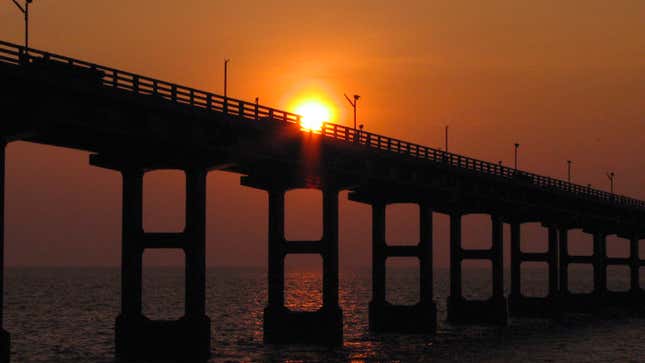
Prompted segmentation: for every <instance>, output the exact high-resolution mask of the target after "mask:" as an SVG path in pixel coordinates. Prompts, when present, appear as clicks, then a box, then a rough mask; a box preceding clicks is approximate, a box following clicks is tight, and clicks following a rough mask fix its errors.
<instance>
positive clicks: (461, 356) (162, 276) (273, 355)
mask: <svg viewBox="0 0 645 363" xmlns="http://www.w3.org/2000/svg"><path fill="white" fill-rule="evenodd" d="M392 270H393V271H389V272H388V275H387V291H388V294H387V297H388V301H391V302H393V303H402V304H412V303H414V302H415V301H416V299H417V296H418V270H416V269H412V268H407V267H401V268H398V269H392ZM623 272H624V271H617V272H616V273H615V274H614V275H615V276H614V275H611V276H609V280H610V287H611V286H616V287H617V288H625V287H628V286H629V283H628V280H627V278H628V276H629V274H628V273H623ZM183 273H184V272H183V268H179V267H155V268H146V270H145V271H144V291H143V299H144V313H145V314H146V316H148V317H150V318H159V319H173V318H177V317H179V316H181V315H182V311H183V294H184V287H183V286H184V275H183ZM489 275H490V271H489V270H487V271H483V270H481V269H479V268H472V269H466V270H465V271H464V290H465V292H466V294H467V295H468V297H470V298H479V297H484V296H486V294H489V293H490V276H489ZM524 275H525V276H526V277H525V278H524V281H523V282H525V284H524V286H526V288H525V289H524V292H525V293H526V294H528V295H543V294H544V293H545V292H546V283H545V281H546V279H545V278H544V277H545V276H544V271H542V270H528V271H525V274H524ZM589 275H590V271H588V270H584V271H583V270H581V271H573V272H572V273H571V281H572V289H573V290H574V291H585V290H589V289H590V288H591V283H592V281H591V279H590V276H589ZM506 276H508V273H506ZM448 277H449V276H448V271H447V270H445V269H437V270H436V271H435V300H436V302H437V308H438V320H439V326H438V331H437V333H436V334H435V335H433V336H430V335H397V334H372V333H370V332H369V330H368V326H367V325H368V319H367V314H368V308H367V307H368V302H369V300H370V297H371V282H370V269H369V268H358V267H356V268H343V269H342V270H341V274H340V304H341V307H342V309H343V314H344V344H343V346H342V347H340V348H336V349H327V348H320V347H313V346H287V347H284V346H268V345H264V344H263V342H262V310H263V308H264V307H265V305H266V300H267V287H266V286H267V281H266V280H267V279H266V270H265V269H264V268H232V267H231V268H229V267H221V268H209V269H208V271H207V313H208V315H209V316H210V318H211V320H212V359H211V360H210V361H209V362H645V318H642V317H641V318H638V317H634V316H632V314H628V313H624V312H621V311H616V312H614V313H612V314H609V315H605V316H603V317H597V316H596V317H592V316H588V315H570V316H567V317H566V318H565V319H563V320H562V321H557V322H556V321H552V320H549V319H516V318H513V319H511V320H510V322H509V325H508V326H506V327H491V326H452V325H450V324H448V323H447V322H446V297H447V295H448V289H449V279H448ZM286 285H287V292H286V298H287V304H288V306H289V307H290V308H293V309H300V310H312V309H314V310H315V309H316V308H317V307H318V306H319V304H320V300H321V276H320V272H319V271H308V270H307V269H306V268H305V269H302V271H289V272H288V273H287V276H286ZM506 285H507V286H506V288H507V289H508V283H506ZM119 290H120V276H119V269H118V268H8V269H7V270H6V273H5V329H6V330H8V331H9V332H10V333H11V336H12V362H17V363H32V362H33V363H36V362H69V363H72V362H106V363H109V362H114V361H115V360H114V319H115V317H116V316H117V315H118V313H119V302H120V291H119Z"/></svg>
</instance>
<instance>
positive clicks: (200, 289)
mask: <svg viewBox="0 0 645 363" xmlns="http://www.w3.org/2000/svg"><path fill="white" fill-rule="evenodd" d="M143 174H144V171H143V169H141V168H128V169H125V170H123V171H122V175H123V241H122V258H121V314H120V315H119V317H118V318H117V320H116V328H115V333H116V340H115V343H116V355H117V358H121V359H128V360H130V359H132V360H148V359H181V360H187V361H192V360H197V361H202V360H206V359H208V357H209V356H210V319H209V318H208V316H206V314H205V236H206V234H205V229H206V204H205V203H206V170H204V169H190V170H187V171H186V175H187V178H186V227H185V230H184V232H182V233H146V232H144V231H143V218H142V217H143V216H142V212H143ZM147 248H175V249H183V250H184V252H185V255H186V260H185V261H186V301H185V314H184V316H183V317H182V318H180V319H179V320H176V321H153V320H150V319H148V318H146V317H145V316H144V315H143V313H142V304H141V287H142V281H141V276H142V258H143V252H144V250H145V249H147Z"/></svg>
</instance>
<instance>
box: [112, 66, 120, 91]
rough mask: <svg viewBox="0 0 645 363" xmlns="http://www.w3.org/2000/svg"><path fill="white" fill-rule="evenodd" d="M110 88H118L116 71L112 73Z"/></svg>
mask: <svg viewBox="0 0 645 363" xmlns="http://www.w3.org/2000/svg"><path fill="white" fill-rule="evenodd" d="M112 87H114V88H117V87H119V72H118V71H117V70H116V69H115V70H113V71H112Z"/></svg>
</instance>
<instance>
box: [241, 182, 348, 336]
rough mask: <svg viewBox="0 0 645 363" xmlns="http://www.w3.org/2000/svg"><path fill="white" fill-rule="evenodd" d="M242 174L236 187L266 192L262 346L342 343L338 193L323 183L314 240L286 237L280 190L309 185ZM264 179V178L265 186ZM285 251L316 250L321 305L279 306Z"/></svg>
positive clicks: (282, 296)
mask: <svg viewBox="0 0 645 363" xmlns="http://www.w3.org/2000/svg"><path fill="white" fill-rule="evenodd" d="M264 179H269V178H268V177H267V178H262V180H260V181H258V180H256V179H252V178H250V177H243V178H242V185H244V186H248V187H252V188H256V189H261V190H265V191H267V192H268V194H269V261H268V269H269V273H268V289H269V292H268V303H267V306H266V308H265V309H264V342H265V343H267V344H314V345H324V346H340V345H342V344H343V313H342V310H341V308H340V305H339V303H338V289H339V287H338V192H339V188H338V187H337V186H334V185H323V186H322V187H321V189H322V194H323V203H322V204H323V206H322V208H323V236H322V239H321V240H319V241H287V240H286V237H285V233H284V221H285V220H284V218H285V194H286V192H287V191H288V190H290V189H295V188H311V187H310V186H307V185H305V184H303V185H300V184H288V183H284V184H283V183H277V184H274V183H273V182H268V181H266V180H264ZM265 182H267V183H266V184H265ZM288 254H319V255H321V256H322V259H323V304H322V307H321V308H320V309H319V310H317V311H293V310H290V309H288V308H287V307H286V306H285V299H284V272H285V271H284V264H285V258H286V256H287V255H288Z"/></svg>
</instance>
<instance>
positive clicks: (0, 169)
mask: <svg viewBox="0 0 645 363" xmlns="http://www.w3.org/2000/svg"><path fill="white" fill-rule="evenodd" d="M6 149H7V143H6V142H5V141H4V140H0V362H7V363H8V362H9V357H10V352H11V339H10V336H9V333H8V332H7V331H6V330H4V210H5V206H4V204H5V203H4V193H5V156H6V155H5V154H6Z"/></svg>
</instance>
